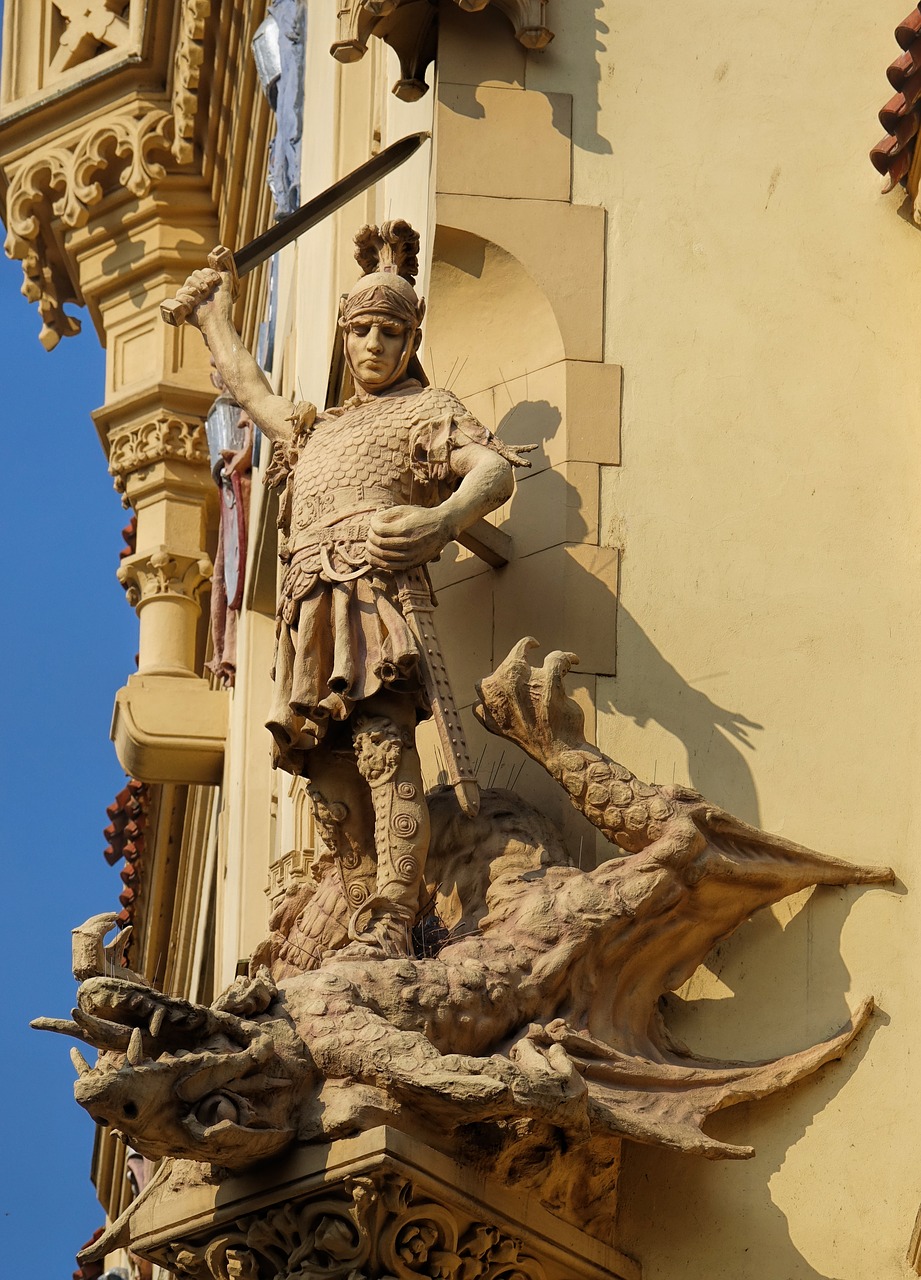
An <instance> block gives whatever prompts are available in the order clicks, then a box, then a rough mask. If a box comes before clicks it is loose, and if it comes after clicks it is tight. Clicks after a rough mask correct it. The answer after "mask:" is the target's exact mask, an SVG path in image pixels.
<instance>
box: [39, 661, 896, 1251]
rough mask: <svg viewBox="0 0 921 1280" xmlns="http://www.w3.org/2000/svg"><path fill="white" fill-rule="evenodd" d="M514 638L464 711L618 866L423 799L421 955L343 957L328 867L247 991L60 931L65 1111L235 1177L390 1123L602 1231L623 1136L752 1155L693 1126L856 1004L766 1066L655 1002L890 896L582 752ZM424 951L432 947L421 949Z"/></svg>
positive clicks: (57, 1023)
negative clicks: (572, 809)
mask: <svg viewBox="0 0 921 1280" xmlns="http://www.w3.org/2000/svg"><path fill="white" fill-rule="evenodd" d="M535 644H536V641H534V640H530V639H526V640H522V641H521V642H520V643H519V644H518V645H516V646H515V648H514V649H513V650H512V652H511V653H510V654H509V656H508V657H507V658H506V659H505V661H504V662H503V663H502V664H501V666H500V667H499V668H498V669H497V670H496V671H495V672H494V673H493V674H492V675H491V676H489V677H488V678H486V679H485V680H483V682H482V684H481V686H480V687H479V689H478V692H479V695H480V702H479V705H478V707H477V709H476V713H477V715H478V717H479V719H480V721H481V722H482V723H483V724H484V725H485V726H486V728H487V729H489V730H490V731H491V732H493V733H495V734H499V735H501V736H502V737H504V738H506V739H508V740H510V741H513V742H515V743H517V744H518V745H519V746H520V747H521V748H522V749H523V750H524V751H526V752H527V753H528V754H529V755H530V756H532V757H533V758H534V759H535V760H536V761H538V762H539V763H540V764H541V765H542V766H543V767H544V768H545V769H547V770H548V771H549V773H550V774H551V775H552V776H553V778H554V779H555V780H556V781H557V782H558V783H559V784H560V785H561V786H562V787H564V788H565V790H566V791H567V793H568V794H569V796H570V797H571V799H572V802H573V804H574V805H575V806H576V807H577V808H578V809H579V810H581V812H582V813H584V814H585V815H586V816H587V817H588V818H589V819H590V820H591V821H592V822H593V823H594V824H595V825H596V826H597V827H598V828H599V829H600V830H601V831H602V832H603V834H604V835H605V837H606V838H607V839H608V840H609V841H610V842H611V843H612V845H613V846H614V848H615V850H616V852H617V854H618V855H620V856H616V857H612V858H611V859H609V860H607V861H604V862H602V864H601V865H600V866H598V867H597V869H596V870H592V871H582V870H579V869H577V868H576V867H574V866H573V865H572V864H571V861H570V859H569V857H568V855H567V853H566V850H565V849H564V848H563V845H562V842H561V838H560V836H559V834H558V833H557V832H556V830H555V829H554V828H553V827H552V825H551V824H550V823H549V822H548V821H547V820H546V819H545V818H544V817H542V815H540V814H539V813H538V812H537V811H536V810H535V809H533V808H532V807H531V806H530V805H528V804H526V803H525V802H524V801H522V800H521V799H520V798H519V797H517V796H515V795H513V794H511V793H509V792H502V791H490V792H486V793H485V795H484V802H483V806H482V809H481V812H480V814H479V816H478V817H477V818H475V819H468V818H466V817H464V816H463V815H461V813H460V811H459V809H458V808H457V806H456V802H455V800H454V798H453V793H451V792H450V791H449V790H447V789H442V790H441V791H439V792H436V793H434V795H433V797H432V818H433V838H432V854H431V855H430V860H429V865H428V867H427V877H428V879H429V881H430V886H429V893H430V897H429V901H428V904H427V905H428V921H429V924H430V925H431V924H432V922H433V921H435V920H436V917H437V919H439V920H440V921H441V922H443V925H442V926H439V927H436V928H434V929H430V930H429V938H428V939H426V937H424V936H422V937H421V941H420V945H419V947H418V948H417V952H418V958H415V959H409V958H404V959H379V958H375V959H368V958H352V957H351V956H350V955H348V954H344V955H342V956H339V954H338V952H339V950H340V949H341V948H343V947H344V945H345V943H346V941H347V929H346V925H347V916H348V911H349V907H348V904H347V903H344V902H343V898H342V895H341V893H340V891H339V889H338V880H337V875H336V870H335V867H334V865H333V864H332V862H331V860H330V859H328V858H327V859H325V860H324V859H320V860H319V862H318V864H317V867H316V873H315V878H314V880H313V881H312V882H311V884H310V886H309V887H308V888H306V889H304V890H302V891H301V892H300V893H299V895H295V896H294V897H293V898H292V899H289V900H288V901H287V902H286V903H284V904H283V905H282V908H281V909H280V911H279V912H278V913H276V918H275V919H274V921H273V925H274V929H273V933H272V936H271V937H270V938H269V939H268V940H267V942H266V944H264V946H263V947H262V948H261V950H260V953H259V955H258V956H257V957H256V961H255V962H254V965H253V967H252V969H251V973H250V976H249V977H246V978H239V979H237V981H236V982H235V983H234V984H233V985H232V986H231V987H230V988H229V989H228V990H227V991H225V992H224V993H223V994H222V995H221V996H219V997H218V999H217V1000H215V1002H214V1003H213V1004H212V1005H211V1006H210V1007H204V1006H201V1005H195V1004H191V1003H189V1002H187V1001H185V1000H181V999H177V998H175V997H171V996H168V995H165V994H163V993H162V992H159V991H157V990H155V989H154V988H153V987H152V986H151V985H150V984H149V983H148V982H147V981H146V980H145V979H144V978H143V977H141V976H140V975H138V974H135V973H132V972H131V971H130V970H127V969H126V968H124V967H123V965H119V963H118V962H119V960H120V959H122V960H123V955H122V953H123V951H124V935H122V936H121V937H120V938H118V939H116V942H115V943H114V944H111V945H110V946H109V947H106V948H104V947H103V937H104V935H105V933H106V932H107V930H109V929H110V928H111V925H112V923H113V920H112V917H106V916H103V917H98V918H97V919H96V920H95V921H90V922H88V924H87V925H86V926H84V927H83V928H82V929H81V930H78V931H76V935H75V937H76V946H75V957H76V960H75V973H76V976H77V977H78V978H79V979H81V984H80V987H79V992H78V996H77V1007H76V1008H75V1009H74V1011H73V1015H72V1018H71V1019H66V1020H65V1019H38V1020H37V1021H36V1022H35V1023H34V1024H33V1025H35V1026H38V1027H40V1028H42V1029H45V1030H52V1031H58V1032H64V1033H66V1034H68V1035H71V1036H74V1037H76V1038H77V1039H78V1040H80V1041H82V1042H83V1043H84V1046H92V1047H94V1048H95V1049H97V1050H98V1057H97V1060H96V1062H95V1064H92V1065H91V1064H90V1063H89V1062H88V1061H87V1060H86V1058H85V1057H84V1055H83V1053H82V1052H81V1051H80V1049H74V1050H73V1051H72V1056H73V1059H74V1062H75V1065H76V1068H77V1071H78V1075H79V1079H78V1080H77V1082H76V1084H75V1092H76V1098H77V1101H78V1102H79V1103H80V1104H81V1105H82V1106H84V1107H85V1108H86V1110H87V1111H88V1112H89V1113H90V1115H91V1116H92V1117H93V1118H94V1119H95V1120H96V1121H97V1122H98V1123H100V1124H105V1125H108V1126H113V1127H115V1128H116V1129H117V1130H119V1131H120V1132H121V1134H122V1135H123V1136H124V1137H125V1140H126V1141H129V1142H130V1143H131V1145H132V1146H133V1147H134V1148H136V1149H137V1150H138V1151H140V1152H142V1153H143V1154H146V1155H148V1156H150V1157H161V1156H171V1157H185V1158H186V1159H188V1160H193V1161H199V1162H203V1163H204V1164H209V1163H210V1164H211V1165H214V1166H218V1167H220V1168H222V1169H230V1170H237V1169H241V1168H245V1167H246V1166H248V1165H250V1164H253V1163H255V1162H256V1161H259V1160H262V1159H265V1158H267V1157H269V1156H273V1155H275V1154H277V1153H278V1152H280V1151H282V1150H283V1149H284V1148H286V1147H287V1146H289V1144H292V1143H295V1142H302V1143H303V1142H326V1141H329V1140H331V1139H333V1138H337V1137H341V1136H346V1135H350V1134H353V1133H355V1132H358V1131H361V1130H364V1129H367V1128H369V1127H371V1126H373V1125H376V1124H381V1123H386V1124H388V1125H391V1126H393V1127H397V1128H403V1129H406V1130H410V1131H411V1132H413V1133H414V1134H416V1135H417V1136H418V1137H419V1138H420V1139H421V1140H423V1141H425V1142H428V1143H429V1144H430V1145H432V1146H434V1147H436V1148H440V1149H442V1150H448V1151H449V1152H450V1153H452V1154H454V1155H455V1156H458V1157H459V1158H463V1159H466V1160H469V1161H470V1162H472V1163H475V1164H477V1166H478V1167H479V1168H481V1169H483V1171H484V1172H490V1173H492V1174H493V1175H495V1176H499V1177H501V1178H502V1179H503V1180H504V1181H505V1182H506V1183H507V1184H509V1185H513V1186H520V1187H522V1188H523V1189H528V1190H533V1192H534V1193H535V1194H536V1195H538V1196H539V1197H540V1198H541V1200H543V1202H544V1203H545V1204H547V1205H548V1206H549V1207H551V1208H552V1209H553V1210H554V1211H556V1212H557V1213H559V1214H561V1215H562V1216H564V1217H567V1218H570V1219H571V1220H574V1221H576V1220H577V1221H579V1223H580V1224H581V1225H582V1226H583V1227H584V1228H586V1229H588V1230H594V1231H595V1232H596V1233H597V1234H599V1235H601V1234H604V1232H605V1231H606V1230H608V1229H609V1228H610V1223H609V1222H607V1221H606V1219H607V1217H608V1216H609V1215H607V1214H606V1213H605V1207H604V1204H605V1197H606V1195H607V1193H608V1192H609V1191H610V1190H611V1188H612V1186H613V1182H614V1180H615V1179H616V1170H617V1152H618V1150H619V1143H620V1140H621V1139H622V1138H624V1137H627V1138H631V1139H633V1140H635V1141H639V1142H647V1143H655V1144H660V1145H664V1146H668V1147H672V1148H677V1149H680V1150H682V1151H688V1152H697V1153H699V1154H701V1155H704V1156H707V1157H710V1158H714V1159H719V1158H744V1157H747V1156H750V1155H752V1154H753V1152H752V1149H751V1148H750V1147H743V1146H734V1145H730V1144H727V1143H724V1142H721V1141H719V1140H717V1139H716V1138H714V1137H711V1136H708V1135H707V1133H706V1132H705V1131H704V1127H703V1126H704V1123H705V1121H706V1119H707V1117H708V1116H709V1115H710V1114H711V1113H713V1112H714V1111H716V1110H718V1109H720V1108H723V1107H727V1106H731V1105H733V1104H735V1103H738V1102H743V1101H748V1100H751V1099H756V1098H760V1097H763V1096H765V1095H767V1094H770V1093H773V1092H774V1091H776V1090H778V1089H780V1088H783V1087H784V1086H786V1085H789V1084H791V1083H793V1082H795V1081H797V1080H799V1079H801V1078H803V1077H804V1076H806V1075H808V1074H809V1073H811V1072H813V1071H815V1070H816V1069H817V1068H818V1067H819V1066H821V1065H822V1064H823V1063H826V1062H828V1061H829V1060H831V1059H833V1058H838V1057H840V1056H841V1055H842V1054H843V1052H844V1051H845V1049H846V1048H847V1046H848V1045H849V1044H850V1042H851V1041H852V1040H853V1038H854V1037H855V1036H856V1034H857V1033H858V1031H859V1030H860V1028H861V1027H862V1026H863V1025H864V1024H865V1022H866V1021H867V1019H868V1017H869V1015H870V1013H871V1010H872V1002H871V1001H869V1000H868V1001H866V1002H865V1003H864V1004H863V1005H862V1006H861V1007H860V1009H859V1010H858V1011H857V1013H856V1014H855V1016H854V1018H853V1020H852V1022H851V1023H850V1025H849V1026H847V1027H846V1028H845V1029H844V1030H842V1031H841V1032H840V1033H839V1034H838V1035H836V1036H834V1037H833V1038H832V1039H830V1040H827V1041H825V1042H823V1043H820V1044H818V1045H816V1046H814V1047H811V1048H808V1049H805V1050H803V1051H802V1052H799V1053H794V1054H791V1055H789V1056H786V1057H782V1058H778V1059H776V1060H774V1061H770V1062H762V1063H757V1064H753V1065H744V1064H740V1063H736V1062H722V1061H714V1060H708V1059H703V1058H697V1057H695V1056H693V1055H692V1054H691V1053H690V1052H689V1051H688V1050H687V1049H686V1048H684V1047H683V1046H681V1045H680V1044H678V1043H677V1042H676V1041H675V1040H674V1039H673V1038H672V1037H671V1036H670V1035H669V1032H668V1030H667V1028H666V1026H665V1023H664V1021H663V1018H662V1015H661V1011H660V997H662V995H663V994H664V993H666V992H671V991H674V990H676V989H677V988H679V987H680V986H681V985H682V983H684V982H685V981H686V980H687V979H688V978H689V977H690V976H691V974H693V972H694V971H695V969H696V968H697V967H698V966H699V965H700V964H701V963H702V962H703V961H704V960H705V958H706V956H707V954H708V953H709V952H710V950H711V949H712V948H713V946H714V945H715V944H716V943H717V942H718V941H719V940H720V939H722V938H725V937H726V936H727V935H728V934H730V933H731V932H732V931H733V930H734V929H735V928H737V926H738V925H740V924H741V923H742V922H743V921H745V920H746V919H747V918H748V917H749V916H750V915H751V914H752V913H753V912H755V911H756V910H758V909H759V908H761V907H764V906H767V905H769V904H770V903H773V902H777V901H779V900H780V899H781V898H784V897H785V896H787V895H788V894H792V893H795V892H797V891H799V890H802V889H804V888H807V887H810V886H813V885H820V884H825V885H848V884H886V883H889V882H891V881H892V879H893V875H892V871H891V870H890V869H889V868H888V867H866V866H854V865H850V864H848V863H845V862H842V861H838V860H836V859H833V858H829V857H824V856H822V855H820V854H818V853H814V852H812V851H810V850H809V849H805V848H802V847H801V846H799V845H796V844H792V843H791V842H789V841H787V840H784V839H782V838H780V837H778V836H772V835H768V834H767V833H765V832H763V831H759V830H757V829H756V828H754V827H751V826H748V825H747V824H746V823H744V822H741V821H739V820H738V819H737V818H734V817H733V816H732V815H731V814H729V813H727V812H725V811H724V810H723V809H720V808H718V807H717V806H716V805H712V804H710V803H708V802H707V801H706V800H705V799H704V798H703V797H702V796H701V795H699V794H698V793H697V792H695V791H691V790H689V789H688V788H685V787H681V786H670V787H669V786H653V785H646V784H644V783H642V782H641V781H640V780H639V779H638V778H637V777H636V776H635V775H634V774H632V773H631V772H630V771H629V770H628V769H626V768H624V767H623V766H621V765H619V764H616V763H614V762H613V761H612V760H610V759H608V757H606V756H605V755H604V754H603V753H602V752H600V751H599V750H597V748H595V747H593V746H591V745H590V744H588V743H587V742H585V741H584V738H583V728H584V725H583V718H582V713H581V711H580V710H579V708H578V706H577V705H576V703H575V702H574V701H573V700H572V699H570V698H569V697H568V696H567V694H566V692H565V689H564V684H563V682H564V678H565V675H566V673H567V672H568V671H569V669H570V667H571V666H572V664H573V663H574V662H575V661H576V659H575V657H574V655H572V654H566V653H561V652H556V653H551V654H550V655H549V656H548V657H547V659H546V661H545V662H544V664H543V666H542V667H541V668H538V669H535V668H533V667H532V666H531V665H530V663H529V661H528V657H527V655H528V652H529V650H530V649H531V648H532V646H534V645H535ZM432 937H434V939H435V941H434V943H432V941H431V938H432Z"/></svg>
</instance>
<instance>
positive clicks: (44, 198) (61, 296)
mask: <svg viewBox="0 0 921 1280" xmlns="http://www.w3.org/2000/svg"><path fill="white" fill-rule="evenodd" d="M172 141H173V118H172V115H171V114H170V112H168V111H166V110H164V109H163V108H162V107H160V106H155V105H152V104H151V103H149V102H148V103H144V102H136V103H134V104H133V105H131V106H128V107H125V108H124V109H123V110H122V111H120V112H115V113H111V114H107V115H105V116H104V117H101V118H97V119H94V120H92V121H90V122H89V123H88V124H85V125H84V126H83V127H82V128H81V129H80V130H79V131H78V132H75V133H73V134H72V135H70V137H68V138H65V139H64V140H63V141H57V142H55V143H54V144H53V145H51V146H48V147H46V148H40V149H39V150H38V151H37V152H35V151H32V152H29V153H28V154H27V155H25V156H24V157H23V158H22V159H21V160H20V161H19V162H17V163H16V164H14V165H12V166H11V170H10V190H9V196H8V199H7V228H8V231H7V237H6V242H5V245H4V248H5V251H6V255H7V257H9V258H18V259H19V260H20V261H21V262H22V264H23V275H24V283H23V288H22V292H23V294H24V295H25V297H27V298H28V299H29V301H30V302H37V303H38V308H39V314H40V316H41V318H42V330H41V333H40V335H39V338H40V341H41V343H42V346H44V347H45V349H46V350H48V351H51V350H52V349H53V348H54V347H55V346H57V344H58V342H59V340H60V339H61V338H62V337H71V336H72V335H73V334H75V333H79V331H80V322H79V321H78V320H76V319H74V318H73V317H72V316H69V315H67V313H66V312H65V311H64V305H65V303H68V302H74V303H78V304H79V303H82V301H83V299H82V297H81V296H80V291H79V288H78V287H77V285H76V284H75V283H74V281H73V279H72V276H71V273H70V271H69V270H68V266H67V263H66V259H65V256H64V254H63V252H62V250H61V249H60V246H59V243H58V237H57V236H56V234H55V232H56V231H57V232H60V231H61V230H64V231H67V230H73V229H74V228H77V227H83V226H85V225H86V223H87V222H88V221H89V218H90V211H91V209H92V208H93V207H94V206H95V205H97V204H98V203H99V202H100V201H101V200H102V198H103V196H104V195H105V194H106V191H107V190H113V189H117V188H124V189H125V190H127V191H129V192H130V193H131V194H132V195H133V196H135V197H136V198H137V199H142V198H143V197H144V196H146V195H148V194H149V193H150V191H151V188H152V187H153V186H154V184H155V183H156V182H158V181H160V180H161V179H162V178H163V177H164V176H165V174H166V168H165V163H164V162H165V161H166V160H167V158H168V157H169V154H170V149H171V146H172ZM113 157H114V158H115V160H121V161H124V163H123V164H121V165H119V164H117V163H113Z"/></svg>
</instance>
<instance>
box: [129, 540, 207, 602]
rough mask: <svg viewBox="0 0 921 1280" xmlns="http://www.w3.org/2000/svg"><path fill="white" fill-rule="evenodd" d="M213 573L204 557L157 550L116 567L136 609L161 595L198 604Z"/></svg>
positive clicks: (163, 549)
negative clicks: (178, 597)
mask: <svg viewBox="0 0 921 1280" xmlns="http://www.w3.org/2000/svg"><path fill="white" fill-rule="evenodd" d="M212 570H213V566H212V564H211V561H210V559H209V558H208V557H207V556H205V555H200V556H194V555H191V556H190V555H181V554H179V553H177V552H175V551H168V550H167V549H166V547H159V548H157V550H156V551H152V552H147V553H146V554H144V555H134V556H128V558H127V559H125V560H123V561H122V563H121V564H120V565H119V567H118V580H119V582H120V583H121V584H122V586H123V587H124V588H125V593H126V595H127V597H128V603H129V604H130V605H131V606H132V608H135V609H138V608H140V607H141V606H143V605H144V604H145V603H147V601H149V600H152V599H155V598H157V597H159V596H164V595H171V596H181V597H183V598H184V599H187V600H191V601H193V602H194V603H196V604H197V603H198V600H199V597H200V596H201V593H202V591H203V590H204V589H205V588H206V587H207V585H208V583H209V582H210V581H211V574H212Z"/></svg>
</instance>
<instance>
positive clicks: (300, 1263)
mask: <svg viewBox="0 0 921 1280" xmlns="http://www.w3.org/2000/svg"><path fill="white" fill-rule="evenodd" d="M155 1260H156V1261H158V1262H162V1263H163V1264H164V1265H165V1266H166V1268H167V1269H168V1270H169V1271H171V1272H172V1273H173V1274H174V1275H176V1276H180V1277H187V1278H188V1280H295V1277H297V1280H374V1278H375V1277H387V1278H388V1280H422V1278H423V1277H425V1278H428V1277H432V1278H433V1280H548V1273H547V1271H546V1269H545V1267H544V1266H543V1265H542V1264H541V1262H540V1261H539V1260H538V1259H537V1258H536V1257H534V1256H533V1254H531V1253H529V1252H528V1250H527V1249H526V1247H525V1246H524V1244H523V1243H522V1241H521V1240H518V1239H515V1238H513V1237H512V1236H510V1235H506V1234H504V1233H503V1232H502V1231H500V1230H499V1229H498V1228H497V1227H495V1226H491V1225H487V1224H485V1223H483V1222H480V1221H477V1220H476V1218H472V1217H470V1216H469V1214H467V1213H465V1212H464V1211H463V1210H462V1209H460V1208H458V1207H455V1206H452V1205H447V1204H444V1203H439V1202H437V1201H435V1200H432V1199H430V1198H427V1197H426V1195H425V1194H424V1193H419V1192H417V1190H416V1188H415V1187H414V1186H413V1183H412V1182H411V1181H410V1180H409V1179H408V1178H406V1177H404V1176H402V1175H400V1174H398V1173H396V1172H394V1171H391V1170H386V1169H380V1170H375V1171H374V1172H372V1173H370V1174H369V1175H367V1176H360V1177H354V1178H346V1179H345V1180H344V1181H343V1183H342V1184H341V1186H339V1187H337V1188H336V1189H335V1190H334V1191H333V1192H332V1193H329V1192H327V1193H326V1194H322V1195H321V1196H318V1197H317V1198H315V1199H310V1200H306V1201H301V1202H295V1203H287V1204H282V1205H280V1206H279V1207H277V1208H273V1209H271V1210H269V1212H267V1213H258V1214H252V1215H250V1216H248V1217H245V1218H242V1219H240V1220H239V1221H238V1222H237V1223H235V1225H234V1229H233V1230H231V1231H226V1232H223V1233H222V1234H220V1235H219V1236H217V1237H216V1238H213V1239H210V1240H208V1241H207V1242H205V1243H200V1244H199V1243H194V1242H193V1243H186V1242H181V1243H177V1244H172V1245H170V1246H168V1247H167V1249H166V1250H165V1251H164V1254H163V1255H158V1256H157V1257H156V1259H155Z"/></svg>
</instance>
